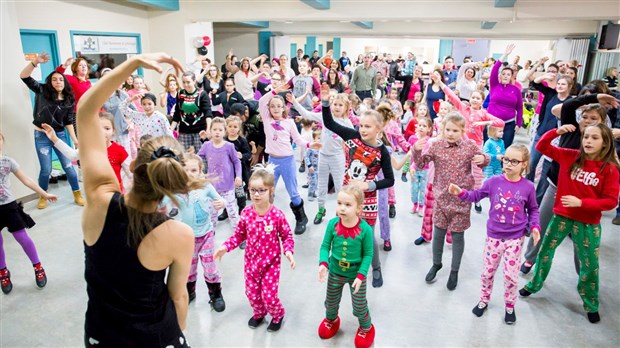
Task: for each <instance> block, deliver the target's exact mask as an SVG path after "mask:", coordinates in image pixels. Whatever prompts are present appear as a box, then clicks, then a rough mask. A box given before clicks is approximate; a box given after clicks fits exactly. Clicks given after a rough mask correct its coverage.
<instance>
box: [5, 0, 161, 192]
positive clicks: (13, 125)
mask: <svg viewBox="0 0 620 348" xmlns="http://www.w3.org/2000/svg"><path fill="white" fill-rule="evenodd" d="M0 5H1V6H2V7H1V9H2V11H1V12H2V40H0V42H1V43H0V44H1V45H2V72H3V74H4V78H2V79H1V80H2V96H1V98H0V100H1V104H0V110H1V114H0V128H2V131H3V133H4V135H5V137H6V143H5V150H6V151H5V152H6V153H7V154H8V155H10V156H11V157H14V158H16V159H17V160H18V162H19V164H20V165H21V166H22V169H24V171H25V172H26V174H27V175H28V176H30V177H31V178H33V179H35V181H36V178H37V176H38V173H39V163H38V160H37V158H36V152H35V150H34V138H33V126H32V106H31V102H30V95H29V92H28V88H27V87H26V86H25V85H24V84H23V83H22V82H21V81H20V79H19V78H18V74H19V72H20V71H21V70H22V69H23V67H24V66H25V62H24V56H23V52H22V48H21V47H22V45H21V38H20V35H19V30H20V29H40V30H56V31H57V33H58V44H59V51H60V52H59V53H60V59H61V61H64V60H65V59H66V58H68V57H69V56H70V55H71V54H72V51H71V36H70V34H69V32H70V31H71V30H81V31H99V32H122V33H139V34H141V42H142V50H143V51H144V52H150V50H151V49H150V45H149V42H150V37H149V24H148V15H147V11H146V10H145V9H141V8H137V7H132V6H123V5H119V4H115V3H112V2H82V3H77V2H72V3H69V2H64V1H41V2H36V3H33V2H26V1H10V2H7V1H1V2H0ZM147 83H150V85H153V83H152V82H149V80H148V76H147ZM11 181H12V183H13V193H14V194H15V196H16V197H18V198H20V197H24V196H26V195H30V194H31V193H32V191H30V190H29V189H27V188H25V187H23V186H22V185H21V184H20V183H19V182H18V181H17V180H15V178H12V179H11Z"/></svg>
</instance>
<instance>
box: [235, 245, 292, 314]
mask: <svg viewBox="0 0 620 348" xmlns="http://www.w3.org/2000/svg"><path fill="white" fill-rule="evenodd" d="M244 272H245V295H246V296H247V297H248V300H249V301H250V306H252V310H253V311H254V319H260V318H264V317H265V316H266V315H267V314H269V315H271V318H272V319H273V322H274V323H279V322H280V320H282V318H283V317H284V307H283V306H282V302H280V298H279V297H278V286H279V285H280V257H276V258H275V259H273V260H272V262H271V263H270V264H267V265H262V264H261V262H256V263H254V262H252V263H251V264H250V263H248V262H247V260H246V263H245V270H244Z"/></svg>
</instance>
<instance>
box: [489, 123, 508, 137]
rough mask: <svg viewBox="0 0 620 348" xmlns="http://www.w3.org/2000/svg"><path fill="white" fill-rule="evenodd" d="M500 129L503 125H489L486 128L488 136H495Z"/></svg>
mask: <svg viewBox="0 0 620 348" xmlns="http://www.w3.org/2000/svg"><path fill="white" fill-rule="evenodd" d="M502 129H504V127H493V126H489V128H488V129H487V135H488V136H489V138H495V137H496V136H497V134H498V133H499V131H501V130H502Z"/></svg>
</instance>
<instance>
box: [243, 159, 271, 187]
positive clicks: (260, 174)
mask: <svg viewBox="0 0 620 348" xmlns="http://www.w3.org/2000/svg"><path fill="white" fill-rule="evenodd" d="M274 170H275V166H274V165H272V164H268V165H266V166H264V165H262V164H257V165H255V166H254V168H252V175H251V176H250V180H248V182H252V181H253V180H258V179H260V180H262V181H263V184H264V185H265V186H267V187H272V188H273V187H274V186H275V182H276V177H275V175H274Z"/></svg>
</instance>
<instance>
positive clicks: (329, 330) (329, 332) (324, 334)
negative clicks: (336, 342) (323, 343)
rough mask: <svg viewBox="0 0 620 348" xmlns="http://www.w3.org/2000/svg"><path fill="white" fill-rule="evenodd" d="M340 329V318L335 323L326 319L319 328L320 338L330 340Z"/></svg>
mask: <svg viewBox="0 0 620 348" xmlns="http://www.w3.org/2000/svg"><path fill="white" fill-rule="evenodd" d="M338 329H340V317H336V319H335V320H333V321H332V320H329V319H327V318H325V319H323V321H322V322H321V325H320V326H319V337H321V338H322V339H325V340H326V339H330V338H332V337H334V335H336V332H338Z"/></svg>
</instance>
